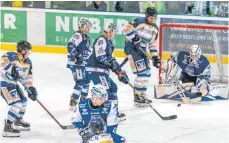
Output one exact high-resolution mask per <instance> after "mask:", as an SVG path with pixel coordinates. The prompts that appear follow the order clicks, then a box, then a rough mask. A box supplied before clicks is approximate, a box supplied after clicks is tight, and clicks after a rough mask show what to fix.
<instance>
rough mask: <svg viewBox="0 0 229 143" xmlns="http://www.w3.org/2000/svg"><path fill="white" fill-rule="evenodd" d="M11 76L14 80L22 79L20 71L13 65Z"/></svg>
mask: <svg viewBox="0 0 229 143" xmlns="http://www.w3.org/2000/svg"><path fill="white" fill-rule="evenodd" d="M11 77H12V78H13V80H15V81H18V80H19V79H20V76H19V72H18V70H17V68H16V67H15V66H13V67H12V70H11Z"/></svg>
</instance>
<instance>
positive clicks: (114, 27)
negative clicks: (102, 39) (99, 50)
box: [103, 23, 118, 32]
mask: <svg viewBox="0 0 229 143" xmlns="http://www.w3.org/2000/svg"><path fill="white" fill-rule="evenodd" d="M103 30H104V31H105V32H110V30H113V31H114V32H117V31H118V28H117V27H116V26H115V25H114V23H109V24H106V25H105V26H104V29H103Z"/></svg>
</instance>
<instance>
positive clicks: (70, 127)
mask: <svg viewBox="0 0 229 143" xmlns="http://www.w3.org/2000/svg"><path fill="white" fill-rule="evenodd" d="M17 84H18V85H23V86H24V88H25V90H26V91H27V92H29V93H31V91H30V90H29V88H28V87H27V86H25V85H24V84H22V83H21V82H19V81H17ZM36 101H37V102H38V104H40V106H41V107H42V108H43V109H44V110H45V111H46V112H47V113H48V114H49V116H50V117H52V119H53V120H54V121H55V122H56V123H57V124H58V125H59V126H60V127H61V129H63V130H66V129H75V128H74V126H73V125H67V126H64V125H62V124H60V122H59V121H58V120H57V119H56V118H55V117H54V116H53V115H52V114H51V113H50V112H49V110H48V109H47V108H46V107H45V106H44V105H43V104H42V103H41V102H40V101H39V100H38V99H37V100H36Z"/></svg>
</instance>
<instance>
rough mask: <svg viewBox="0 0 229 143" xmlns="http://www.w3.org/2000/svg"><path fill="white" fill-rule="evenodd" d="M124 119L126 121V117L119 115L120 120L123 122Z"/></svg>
mask: <svg viewBox="0 0 229 143" xmlns="http://www.w3.org/2000/svg"><path fill="white" fill-rule="evenodd" d="M123 121H126V117H118V122H119V123H120V122H123Z"/></svg>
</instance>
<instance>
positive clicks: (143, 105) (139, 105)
mask: <svg viewBox="0 0 229 143" xmlns="http://www.w3.org/2000/svg"><path fill="white" fill-rule="evenodd" d="M134 106H136V107H147V106H148V104H147V103H136V102H135V103H134Z"/></svg>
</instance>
